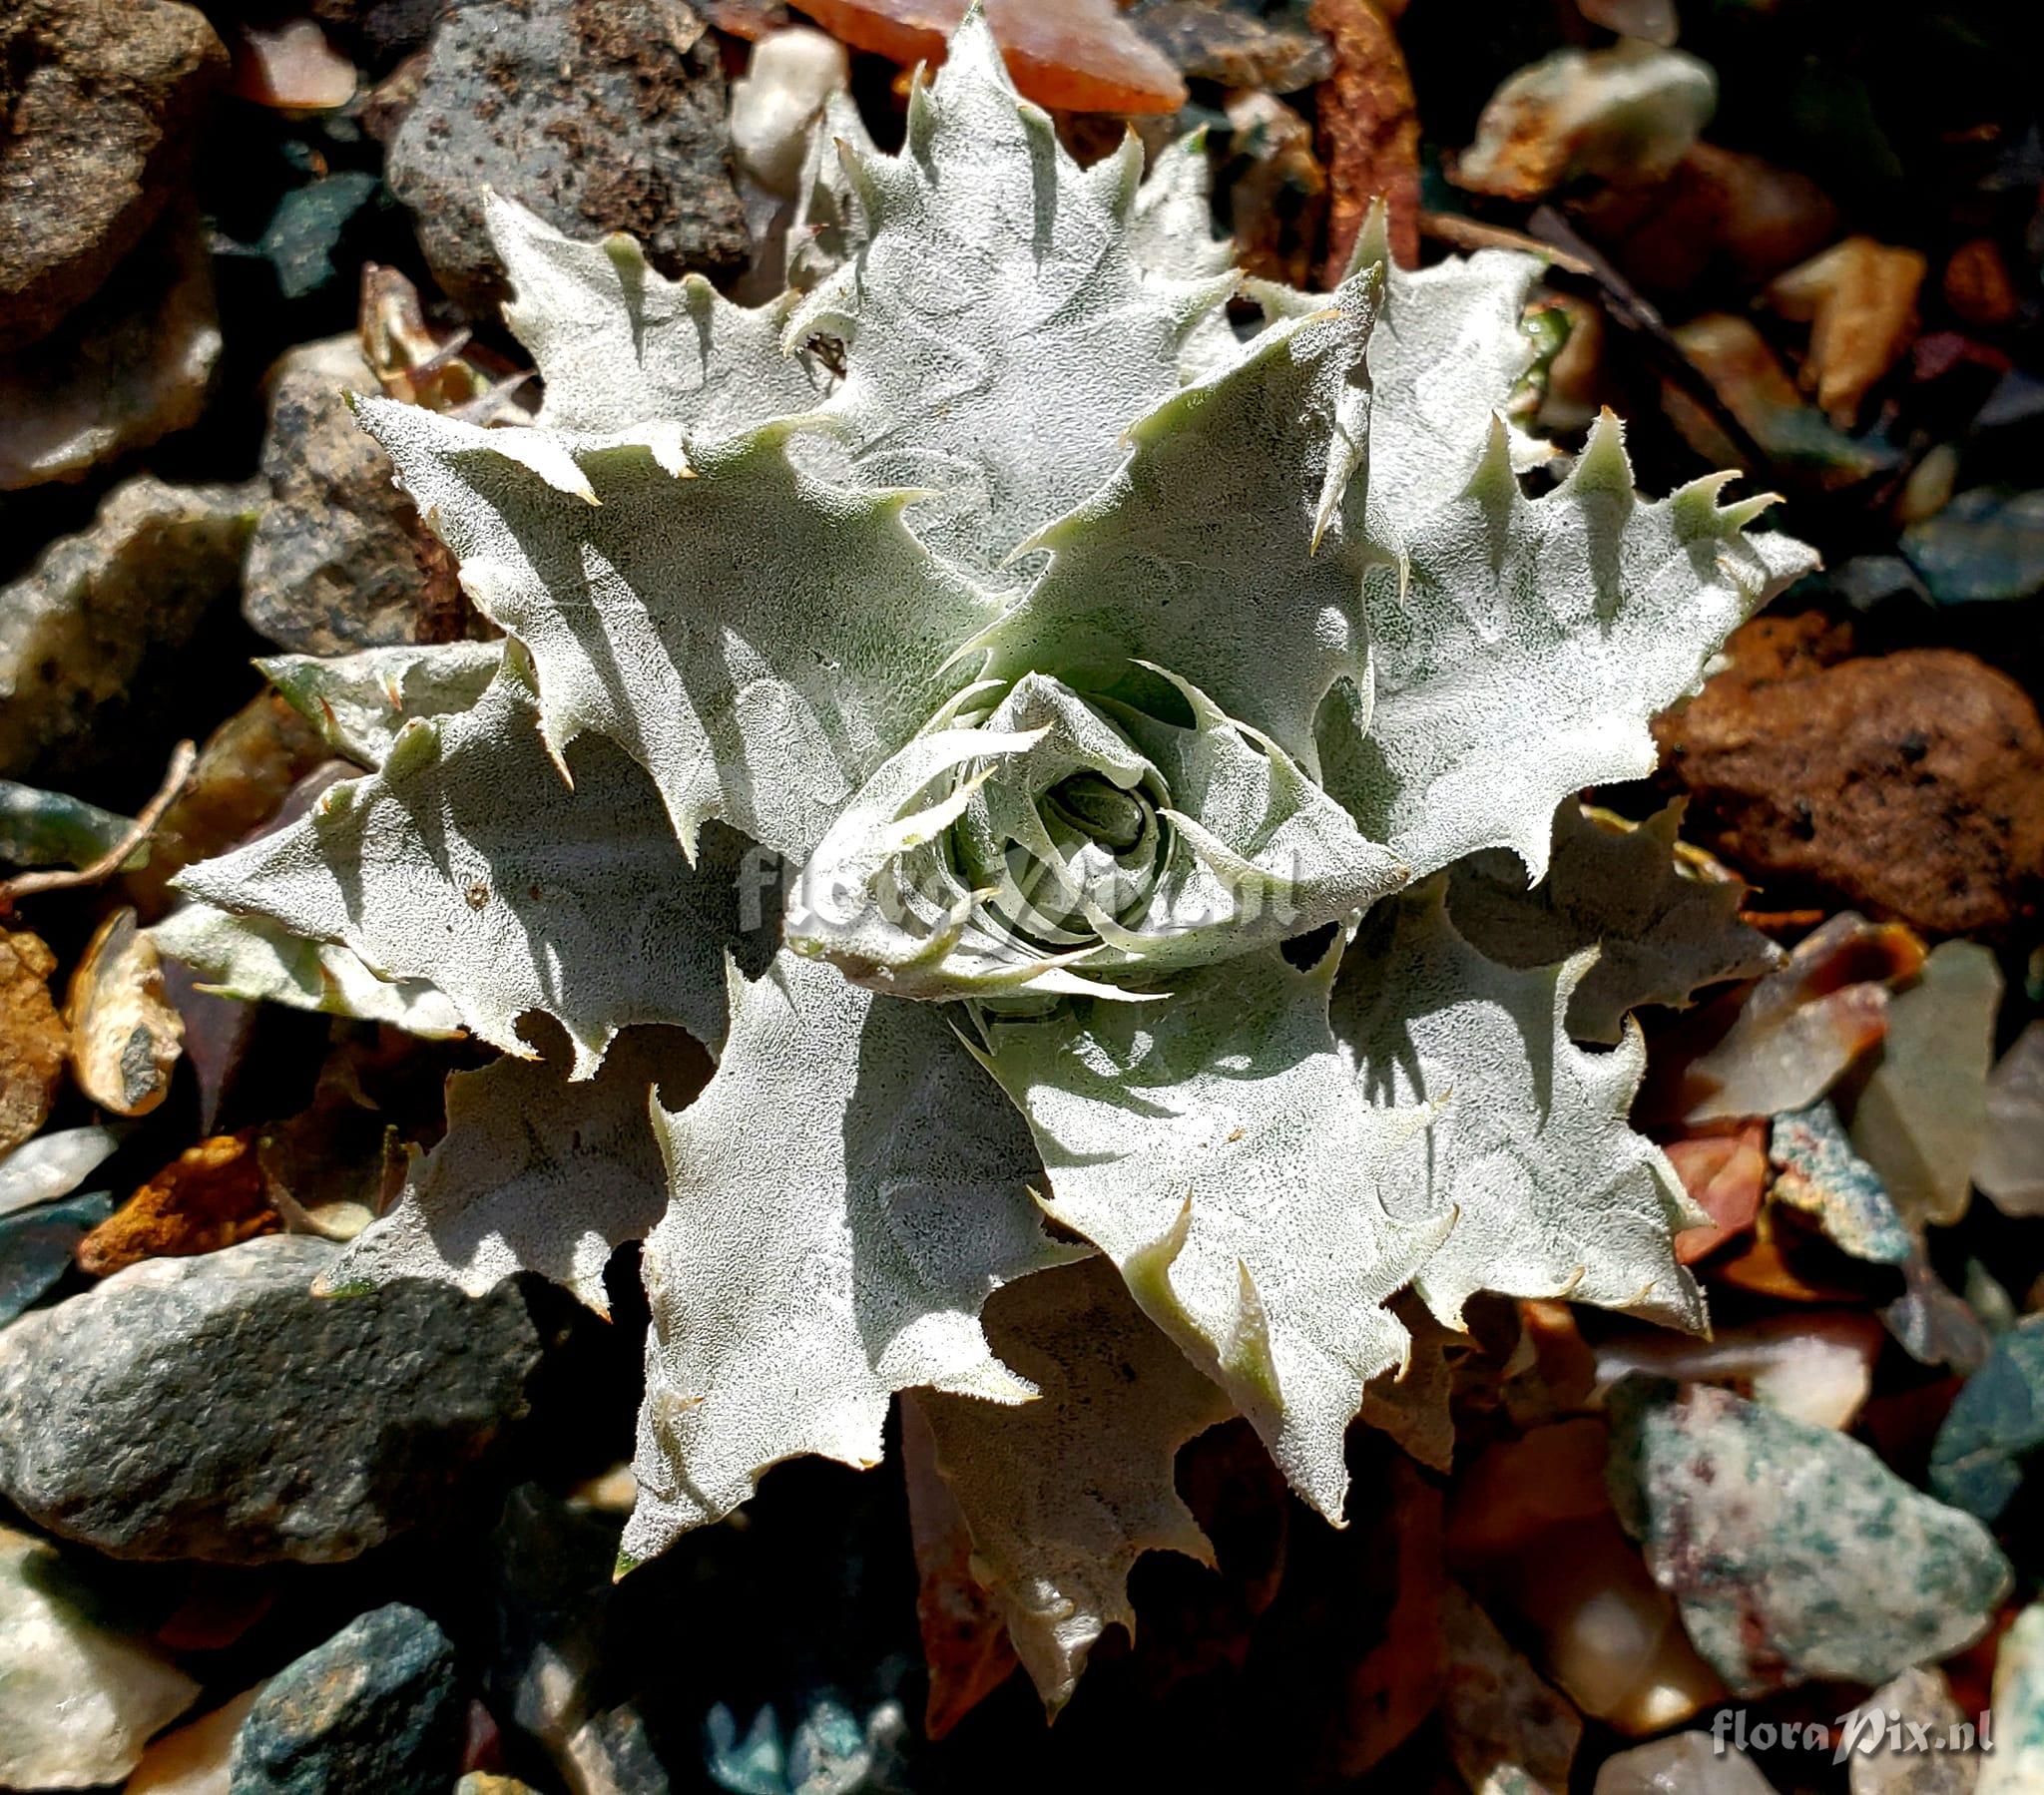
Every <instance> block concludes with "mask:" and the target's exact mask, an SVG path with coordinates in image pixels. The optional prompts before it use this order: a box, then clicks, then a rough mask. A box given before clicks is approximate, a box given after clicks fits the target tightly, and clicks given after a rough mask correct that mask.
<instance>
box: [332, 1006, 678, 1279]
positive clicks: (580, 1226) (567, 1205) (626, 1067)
mask: <svg viewBox="0 0 2044 1795" xmlns="http://www.w3.org/2000/svg"><path fill="white" fill-rule="evenodd" d="M708 1072H709V1062H708V1061H707V1060H706V1059H705V1058H704V1055H703V1050H702V1049H701V1048H699V1047H698V1046H697V1045H696V1044H695V1043H694V1042H693V1041H691V1040H690V1039H689V1037H688V1036H686V1035H684V1034H682V1033H681V1032H680V1031H679V1030H675V1029H628V1030H627V1031H626V1032H625V1033H624V1034H622V1035H620V1036H619V1037H618V1039H617V1040H616V1041H614V1042H613V1043H612V1044H611V1049H610V1052H609V1053H607V1054H606V1055H605V1056H604V1062H603V1065H602V1067H601V1068H599V1069H598V1071H597V1074H596V1076H595V1077H594V1078H592V1079H586V1080H584V1081H582V1082H580V1083H570V1082H569V1081H568V1079H567V1078H566V1077H565V1075H564V1073H563V1070H562V1068H561V1067H559V1066H557V1065H550V1064H548V1063H547V1062H546V1061H542V1060H511V1059H504V1060H498V1061H495V1062H493V1063H492V1064H490V1065H488V1066H485V1067H483V1068H482V1069H481V1070H480V1071H478V1072H458V1073H455V1074H454V1075H453V1076H452V1077H451V1078H450V1079H448V1081H447V1132H446V1134H445V1135H443V1136H442V1137H441V1140H440V1142H439V1144H438V1145H437V1146H435V1147H434V1148H433V1149H432V1151H431V1152H429V1153H423V1154H421V1153H420V1152H419V1151H418V1150H417V1148H413V1149H412V1153H411V1164H410V1168H409V1172H408V1174H407V1176H406V1178H405V1183H404V1190H403V1193H402V1194H401V1195H400V1196H399V1198H398V1200H397V1203H396V1205H395V1206H394V1207H393V1208H392V1209H391V1210H390V1212H389V1213H388V1214H386V1215H384V1216H381V1217H380V1218H379V1219H377V1220H376V1221H374V1222H372V1223H371V1224H370V1225H369V1227H368V1228H367V1229H366V1230H365V1231H364V1232H362V1233H361V1234H358V1235H357V1236H356V1237H355V1238H354V1240H353V1241H352V1242H350V1244H349V1246H348V1249H347V1251H346V1252H345V1253H343V1254H342V1255H341V1257H340V1258H339V1260H338V1261H336V1263H335V1264H334V1267H333V1269H332V1270H331V1271H329V1272H328V1273H327V1274H326V1275H325V1276H324V1278H322V1280H321V1283H322V1285H323V1286H324V1287H325V1288H327V1289H330V1290H345V1289H348V1288H350V1287H352V1286H357V1285H362V1284H387V1283H389V1282H391V1281H392V1280H394V1279H397V1278H432V1279H435V1280H437V1281H439V1282H442V1283H449V1284H456V1285H458V1286H460V1288H462V1289H463V1290H466V1291H467V1292H468V1293H469V1295H471V1296H480V1295H481V1294H482V1293H483V1292H484V1291H485V1290H487V1289H489V1288H490V1286H491V1285H493V1284H496V1283H498V1282H500V1281H501V1280H503V1279H504V1278H507V1277H510V1276H511V1275H512V1274H513V1273H514V1272H519V1271H537V1272H539V1273H541V1274H542V1275H543V1276H545V1277H549V1278H552V1279H553V1280H554V1281H555V1282H556V1283H558V1284H565V1285H566V1286H567V1287H568V1288H569V1289H571V1290H573V1291H574V1292H575V1294H576V1295H577V1296H578V1297H580V1298H581V1299H582V1300H583V1301H584V1302H585V1303H587V1304H588V1305H589V1306H590V1307H591V1308H592V1309H595V1310H596V1311H597V1312H598V1313H599V1314H608V1313H609V1312H610V1308H609V1299H608V1298H607V1296H606V1295H605V1292H604V1283H603V1273H604V1266H605V1265H606V1264H607V1263H608V1262H609V1260H610V1256H611V1253H612V1252H613V1250H614V1249H615V1248H617V1247H618V1246H620V1245H622V1244H623V1243H624V1242H625V1241H627V1240H638V1239H641V1238H643V1237H644V1236H645V1235H646V1234H647V1233H648V1232H649V1231H650V1230H651V1229H652V1227H653V1225H654V1223H656V1222H657V1221H659V1219H660V1215H661V1211H662V1210H663V1209H664V1208H666V1206H667V1174H666V1171H665V1169H664V1168H663V1166H662V1164H661V1158H660V1146H659V1143H658V1141H657V1140H656V1139H655V1137H654V1132H653V1125H652V1119H651V1114H650V1101H651V1100H650V1097H649V1094H650V1093H653V1092H655V1091H659V1092H660V1093H661V1095H662V1096H663V1097H664V1098H666V1099H668V1100H670V1101H680V1100H684V1099H686V1098H688V1097H689V1096H690V1095H692V1094H693V1092H694V1091H696V1090H697V1089H699V1088H700V1087H701V1086H702V1083H703V1081H704V1078H705V1076H706V1075H707V1074H708ZM663 1081H666V1084H665V1088H664V1089H663V1088H662V1082H663Z"/></svg>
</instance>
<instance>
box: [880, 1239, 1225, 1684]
mask: <svg viewBox="0 0 2044 1795" xmlns="http://www.w3.org/2000/svg"><path fill="white" fill-rule="evenodd" d="M986 1328H987V1335H988V1338H990V1339H991V1340H992V1341H993V1344H994V1350H995V1351H996V1352H998V1353H999V1354H1000V1355H1001V1357H1002V1358H1003V1359H1004V1360H1005V1361H1006V1362H1007V1363H1008V1364H1009V1365H1010V1366H1012V1367H1013V1368H1014V1369H1015V1370H1016V1371H1018V1372H1020V1373H1021V1374H1022V1375H1023V1376H1025V1377H1027V1378H1028V1379H1029V1380H1030V1381H1031V1382H1032V1383H1034V1384H1035V1385H1036V1386H1037V1388H1038V1389H1039V1390H1040V1391H1041V1392H1042V1394H1041V1395H1040V1396H1039V1397H1038V1398H1037V1399H1036V1400H1035V1401H1034V1402H1026V1403H1019V1404H1016V1405H1014V1406H1012V1407H1003V1406H999V1405H996V1404H994V1403H987V1402H975V1401H973V1400H972V1399H971V1398H970V1397H964V1396H941V1395H938V1394H936V1393H935V1392H933V1391H931V1392H924V1393H923V1394H921V1395H919V1396H917V1397H916V1398H914V1399H913V1400H914V1401H915V1403H916V1406H917V1407H918V1408H920V1409H921V1411H922V1413H923V1416H924V1418H925V1419H926V1420H927V1421H928V1423H929V1428H930V1433H931V1435H932V1436H933V1438H934V1440H935V1445H936V1462H937V1468H938V1470H939V1471H940V1472H941V1473H942V1475H943V1477H944V1480H945V1482H946V1483H948V1484H949V1485H950V1487H951V1491H952V1494H953V1495H954V1496H955V1497H956V1498H957V1500H958V1507H959V1510H960V1512H961V1513H962V1514H963V1516H964V1518H965V1524H966V1527H967V1528H968V1530H969V1531H970V1533H971V1536H972V1548H973V1561H974V1568H975V1570H976V1571H977V1573H978V1574H979V1575H980V1576H981V1577H982V1578H983V1579H984V1581H985V1582H986V1585H987V1588H988V1591H989V1593H990V1594H991V1595H992V1597H993V1601H994V1605H995V1606H996V1607H997V1608H998V1609H999V1611H1000V1614H1001V1617H1002V1619H1003V1620H1005V1621H1006V1622H1007V1627H1008V1636H1009V1637H1010V1638H1011V1639H1012V1640H1013V1641H1014V1642H1015V1655H1016V1656H1017V1657H1019V1658H1020V1659H1021V1660H1022V1664H1023V1667H1024V1668H1025V1669H1026V1670H1027V1671H1028V1672H1029V1675H1030V1678H1031V1680H1032V1681H1033V1682H1034V1683H1035V1684H1036V1688H1037V1692H1038V1694H1040V1695H1041V1696H1042V1697H1043V1701H1044V1705H1045V1707H1046V1708H1048V1709H1049V1711H1050V1712H1051V1714H1052V1715H1055V1714H1056V1713H1057V1711H1058V1710H1059V1709H1060V1708H1061V1707H1063V1706H1064V1704H1065V1703H1066V1701H1068V1700H1069V1699H1070V1698H1071V1694H1072V1691H1073V1689H1074V1688H1076V1687H1077V1685H1078V1681H1079V1673H1080V1672H1081V1671H1082V1670H1083V1669H1084V1668H1085V1665H1086V1655H1087V1653H1088V1652H1089V1651H1091V1650H1092V1648H1093V1643H1094V1641H1095V1640H1096V1639H1098V1638H1099V1637H1100V1635H1101V1634H1102V1632H1104V1631H1105V1630H1106V1629H1107V1628H1108V1627H1109V1626H1121V1627H1125V1628H1126V1629H1127V1630H1128V1632H1129V1634H1130V1635H1131V1636H1132V1637H1133V1636H1134V1634H1135V1630H1136V1615H1135V1610H1134V1609H1133V1608H1132V1607H1131V1606H1130V1604H1129V1596H1128V1582H1129V1572H1130V1571H1131V1570H1133V1569H1134V1568H1135V1563H1136V1561H1137V1559H1139V1558H1141V1557H1142V1555H1143V1554H1144V1553H1146V1552H1180V1553H1184V1554H1185V1555H1186V1556H1187V1557H1189V1558H1193V1559H1197V1560H1199V1562H1200V1563H1201V1564H1203V1565H1212V1564H1213V1562H1214V1554H1213V1548H1212V1547H1211V1546H1210V1545H1209V1544H1208V1541H1207V1537H1206V1535H1205V1534H1203V1533H1202V1532H1201V1531H1200V1527H1199V1524H1198V1523H1197V1522H1196V1521H1195V1520H1194V1519H1193V1516H1192V1513H1191V1511H1190V1510H1188V1509H1187V1507H1186V1506H1185V1504H1184V1502H1182V1501H1181V1500H1180V1498H1179V1494H1178V1487H1177V1485H1176V1483H1175V1482H1174V1481H1173V1466H1174V1464H1175V1462H1176V1460H1177V1457H1178V1449H1179V1448H1180V1447H1181V1446H1183V1445H1184V1444H1185V1443H1186V1442H1187V1441H1188V1440H1191V1439H1193V1438H1194V1437H1195V1436H1196V1435H1199V1434H1203V1433H1205V1432H1206V1431H1207V1429H1208V1428H1210V1427H1213V1426H1215V1425H1216V1424H1217V1423H1219V1422H1222V1421H1225V1420H1227V1419H1228V1417H1229V1416H1230V1415H1231V1414H1232V1413H1233V1412H1234V1411H1233V1409H1232V1408H1231V1407H1230V1405H1229V1401H1228V1399H1227V1397H1226V1396H1224V1395H1223V1394H1222V1393H1221V1391H1220V1390H1218V1389H1217V1388H1216V1387H1215V1386H1214V1385H1213V1384H1211V1383H1210V1382H1208V1380H1207V1379H1206V1378H1204V1377H1202V1376H1201V1375H1200V1374H1199V1373H1198V1372H1197V1371H1195V1370H1194V1369H1193V1367H1192V1365H1191V1363H1190V1362H1189V1361H1188V1360H1187V1359H1186V1357H1185V1355H1184V1354H1183V1353H1181V1352H1180V1351H1179V1350H1178V1348H1177V1347H1176V1346H1174V1345H1173V1344H1172V1343H1171V1342H1170V1340H1168V1339H1167V1338H1166V1337H1165V1336H1164V1335H1163V1334H1162V1333H1160V1332H1159V1331H1158V1329H1157V1328H1156V1327H1155V1325H1153V1324H1152V1323H1151V1321H1150V1320H1149V1319H1148V1317H1146V1316H1145V1315H1144V1314H1143V1312H1142V1310H1140V1309H1139V1308H1137V1307H1136V1305H1135V1303H1134V1302H1132V1301H1131V1300H1130V1298H1129V1294H1128V1291H1127V1289H1126V1288H1125V1287H1124V1286H1123V1284H1122V1281H1121V1279H1120V1277H1119V1276H1117V1275H1116V1272H1115V1269H1114V1267H1113V1266H1112V1265H1111V1264H1109V1263H1108V1262H1107V1261H1106V1260H1105V1259H1102V1258H1099V1257H1094V1258H1090V1259H1087V1260H1085V1261H1084V1262H1082V1263H1080V1264H1076V1265H1067V1266H1062V1267H1060V1268H1059V1269H1057V1270H1055V1271H1046V1272H1041V1273H1038V1274H1037V1275H1036V1276H1034V1277H1026V1278H1022V1279H1020V1280H1018V1281H1017V1282H1015V1283H1013V1284H1010V1285H1008V1286H1007V1287H1006V1288H1005V1289H1003V1290H1001V1291H1000V1292H998V1293H997V1294H996V1295H995V1296H994V1298H993V1299H992V1301H990V1302H989V1303H988V1304H987V1308H986Z"/></svg>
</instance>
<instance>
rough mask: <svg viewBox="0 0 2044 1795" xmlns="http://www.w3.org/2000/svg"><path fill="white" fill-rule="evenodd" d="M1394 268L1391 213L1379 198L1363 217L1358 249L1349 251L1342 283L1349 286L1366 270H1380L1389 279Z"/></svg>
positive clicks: (1373, 201) (1355, 247)
mask: <svg viewBox="0 0 2044 1795" xmlns="http://www.w3.org/2000/svg"><path fill="white" fill-rule="evenodd" d="M1391 265H1392V263H1391V209H1390V207H1389V206H1387V205H1386V204H1385V203H1384V199H1383V196H1382V195H1381V194H1379V195H1378V196H1377V198H1375V199H1374V200H1372V201H1371V202H1370V203H1369V211H1368V212H1367V213H1365V214H1364V215H1363V220H1362V228H1361V229H1360V230H1358V231H1357V232H1356V233H1355V246H1354V248H1352V249H1350V250H1349V251H1348V265H1347V267H1345V268H1343V269H1342V270H1341V279H1342V282H1343V284H1344V285H1345V284H1346V283H1347V282H1348V281H1349V280H1350V279H1352V278H1353V277H1354V276H1355V275H1357V274H1359V273H1361V272H1362V270H1363V269H1364V268H1380V269H1382V270H1384V271H1385V273H1386V275H1387V276H1388V273H1389V270H1390V268H1391Z"/></svg>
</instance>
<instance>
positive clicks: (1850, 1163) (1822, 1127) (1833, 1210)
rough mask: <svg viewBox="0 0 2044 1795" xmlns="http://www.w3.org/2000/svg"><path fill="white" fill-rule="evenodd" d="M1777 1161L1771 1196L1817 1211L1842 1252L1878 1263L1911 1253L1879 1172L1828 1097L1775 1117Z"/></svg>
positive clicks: (1771, 1142)
mask: <svg viewBox="0 0 2044 1795" xmlns="http://www.w3.org/2000/svg"><path fill="white" fill-rule="evenodd" d="M1768 1157H1769V1158H1770V1159H1771V1160H1772V1161H1773V1162H1774V1165H1775V1182H1774V1186H1773V1188H1772V1189H1771V1190H1770V1192H1769V1194H1770V1195H1771V1196H1773V1197H1774V1199H1775V1200H1776V1201H1777V1202H1780V1203H1788V1204H1789V1206H1790V1207H1791V1208H1796V1209H1801V1210H1803V1211H1805V1212H1806V1213H1808V1214H1811V1215H1814V1216H1815V1217H1816V1219H1817V1222H1818V1224H1819V1225H1820V1226H1821V1227H1822V1228H1823V1231H1824V1232H1825V1234H1827V1235H1828V1236H1829V1237H1830V1239H1831V1241H1832V1243H1833V1244H1834V1245H1836V1246H1837V1248H1838V1249H1839V1251H1841V1252H1847V1253H1850V1254H1851V1255H1852V1256H1853V1257H1854V1258H1855V1259H1871V1260H1872V1261H1874V1262H1875V1263H1876V1264H1880V1265H1899V1264H1901V1263H1902V1261H1903V1260H1904V1259H1906V1258H1908V1256H1909V1246H1910V1240H1909V1230H1908V1228H1907V1227H1906V1226H1905V1225H1904V1223H1903V1221H1902V1217H1901V1214H1900V1212H1899V1211H1898V1210H1897V1209H1896V1208H1895V1205H1894V1203H1893V1201H1892V1200H1891V1199H1890V1198H1889V1196H1888V1192H1887V1186H1886V1185H1885V1184H1883V1183H1882V1182H1881V1181H1880V1173H1879V1172H1877V1171H1875V1170H1874V1169H1873V1167H1872V1166H1871V1165H1869V1164H1867V1162H1866V1161H1865V1160H1864V1159H1862V1158H1861V1157H1860V1156H1859V1155H1858V1154H1857V1153H1855V1152H1854V1151H1853V1150H1852V1142H1851V1141H1850V1140H1849V1139H1848V1138H1847V1137H1846V1134H1845V1125H1844V1123H1843V1122H1839V1120H1838V1113H1837V1111H1836V1110H1834V1109H1832V1108H1831V1105H1830V1100H1829V1099H1828V1098H1820V1099H1819V1100H1818V1101H1817V1102H1816V1103H1814V1104H1812V1105H1810V1107H1809V1108H1808V1109H1807V1110H1796V1111H1792V1112H1790V1113H1789V1115H1787V1116H1778V1117H1776V1118H1775V1121H1774V1126H1773V1129H1772V1130H1771V1132H1770V1134H1769V1137H1768Z"/></svg>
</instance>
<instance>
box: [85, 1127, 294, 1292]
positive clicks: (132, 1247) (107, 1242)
mask: <svg viewBox="0 0 2044 1795" xmlns="http://www.w3.org/2000/svg"><path fill="white" fill-rule="evenodd" d="M282 1225H283V1224H282V1223H281V1222H280V1221H279V1220H278V1219H277V1214H276V1211H275V1210H274V1209H272V1208H271V1207H270V1206H269V1199H268V1198H267V1197H266V1196H265V1195H264V1194H263V1186H262V1172H261V1169H260V1167H259V1166H258V1165H257V1164H256V1143H255V1135H254V1130H253V1129H244V1130H243V1131H242V1132H241V1133H239V1134H215V1135H214V1136H213V1137H212V1138H211V1139H207V1140H202V1141H200V1143H199V1144H198V1145H197V1146H190V1147H187V1148H186V1149H185V1150H184V1151H183V1152H182V1153H180V1154H179V1155H178V1156H177V1157H176V1158H175V1159H173V1160H172V1161H171V1162H170V1164H168V1165H166V1166H165V1167H164V1168H163V1170H162V1171H160V1172H158V1173H157V1174H156V1176H155V1177H153V1178H151V1179H150V1180H149V1182H148V1183H146V1184H144V1185H143V1186H142V1188H141V1189H140V1190H138V1191H136V1193H135V1194H134V1195H133V1196H131V1197H130V1198H129V1199H128V1200H127V1202H125V1203H123V1204H122V1205H121V1207H120V1208H118V1209H116V1210H115V1211H114V1213H113V1214H112V1215H110V1216H108V1217H107V1219H106V1220H105V1221H103V1222H101V1223H100V1225H99V1226H98V1227H96V1228H94V1229H93V1231H92V1232H91V1233H90V1234H88V1235H86V1237H85V1238H84V1239H83V1240H81V1241H80V1242H79V1243H78V1264H79V1268H80V1269H81V1270H83V1271H85V1272H88V1273H90V1274H91V1275H92V1276H93V1277H106V1276H108V1275H109V1274H111V1273H113V1272H116V1271H119V1270H121V1268H122V1267H123V1266H127V1265H134V1264H136V1263H138V1262H139V1261H141V1260H143V1259H179V1258H189V1257H191V1256H192V1255H193V1254H195V1253H210V1252H218V1251H219V1250H220V1249H221V1248H222V1247H224V1246H234V1245H236V1244H238V1243H239V1242H241V1241H244V1240H252V1239H254V1238H255V1237H256V1235H257V1234H273V1233H275V1232H276V1231H277V1230H278V1229H279V1228H280V1227H281V1226H282Z"/></svg>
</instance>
